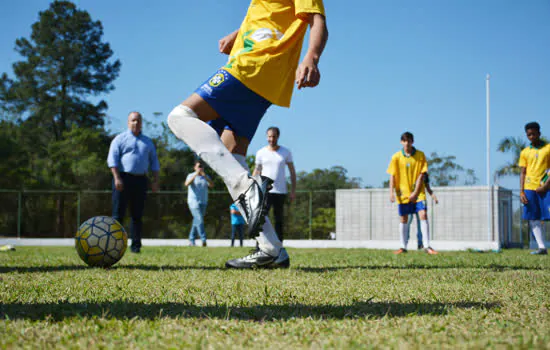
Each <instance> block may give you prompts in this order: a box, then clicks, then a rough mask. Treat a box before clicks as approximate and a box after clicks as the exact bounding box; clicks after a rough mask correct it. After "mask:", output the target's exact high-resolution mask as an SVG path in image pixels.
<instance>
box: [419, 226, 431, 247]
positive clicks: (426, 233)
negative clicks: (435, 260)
mask: <svg viewBox="0 0 550 350" xmlns="http://www.w3.org/2000/svg"><path fill="white" fill-rule="evenodd" d="M420 228H421V229H422V243H423V244H424V247H425V248H428V247H429V246H430V226H429V225H428V220H420Z"/></svg>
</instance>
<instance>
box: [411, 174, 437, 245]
mask: <svg viewBox="0 0 550 350" xmlns="http://www.w3.org/2000/svg"><path fill="white" fill-rule="evenodd" d="M424 186H425V187H426V192H428V194H429V195H430V196H431V197H432V199H433V201H434V202H435V204H439V200H438V199H437V196H436V195H435V193H434V191H433V190H432V187H431V186H430V176H429V174H428V173H426V174H424ZM415 217H416V224H417V228H416V240H417V242H418V250H421V249H424V242H422V227H421V225H420V217H419V216H418V212H416V213H415V214H413V215H409V226H408V229H407V241H408V239H409V237H410V230H411V224H412V222H413V220H414V218H415Z"/></svg>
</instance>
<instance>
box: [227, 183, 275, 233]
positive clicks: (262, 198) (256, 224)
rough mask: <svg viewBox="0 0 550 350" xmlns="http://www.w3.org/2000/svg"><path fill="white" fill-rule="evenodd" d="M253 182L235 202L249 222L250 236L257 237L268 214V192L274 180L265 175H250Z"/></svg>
mask: <svg viewBox="0 0 550 350" xmlns="http://www.w3.org/2000/svg"><path fill="white" fill-rule="evenodd" d="M249 178H250V179H252V184H251V185H250V187H249V188H248V190H246V191H245V192H244V193H243V194H241V195H240V196H239V198H237V200H236V201H235V204H236V205H237V207H238V208H239V211H240V212H241V214H242V216H243V218H244V219H245V221H246V222H247V223H248V235H249V237H256V236H257V234H258V232H259V231H260V229H261V227H262V225H263V223H264V221H265V216H266V214H267V210H266V204H267V192H268V191H269V190H270V189H271V187H272V186H271V184H272V183H273V180H271V179H270V178H268V177H265V176H249Z"/></svg>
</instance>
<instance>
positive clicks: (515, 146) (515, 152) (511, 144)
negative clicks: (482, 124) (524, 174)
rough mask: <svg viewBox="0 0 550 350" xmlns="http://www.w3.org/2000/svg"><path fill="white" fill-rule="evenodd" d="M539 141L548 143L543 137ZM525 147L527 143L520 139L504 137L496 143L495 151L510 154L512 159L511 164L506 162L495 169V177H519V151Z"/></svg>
mask: <svg viewBox="0 0 550 350" xmlns="http://www.w3.org/2000/svg"><path fill="white" fill-rule="evenodd" d="M541 139H542V140H543V141H544V142H546V143H548V140H547V139H546V138H544V137H541ZM525 147H527V142H526V141H524V140H523V138H522V137H505V138H503V139H502V140H500V142H499V143H498V146H497V151H498V152H501V153H511V154H512V156H513V158H512V161H511V162H508V163H506V164H504V165H503V166H501V167H500V168H498V169H497V171H496V172H495V176H496V177H503V176H509V175H511V176H519V174H520V173H521V169H520V167H519V165H518V163H519V156H520V154H521V151H522V150H523V149H524V148H525Z"/></svg>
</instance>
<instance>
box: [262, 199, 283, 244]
mask: <svg viewBox="0 0 550 350" xmlns="http://www.w3.org/2000/svg"><path fill="white" fill-rule="evenodd" d="M285 202H286V194H282V193H268V194H267V212H268V213H269V210H270V209H271V208H273V216H275V232H277V237H279V240H280V241H281V242H282V241H283V227H284V216H285Z"/></svg>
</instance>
